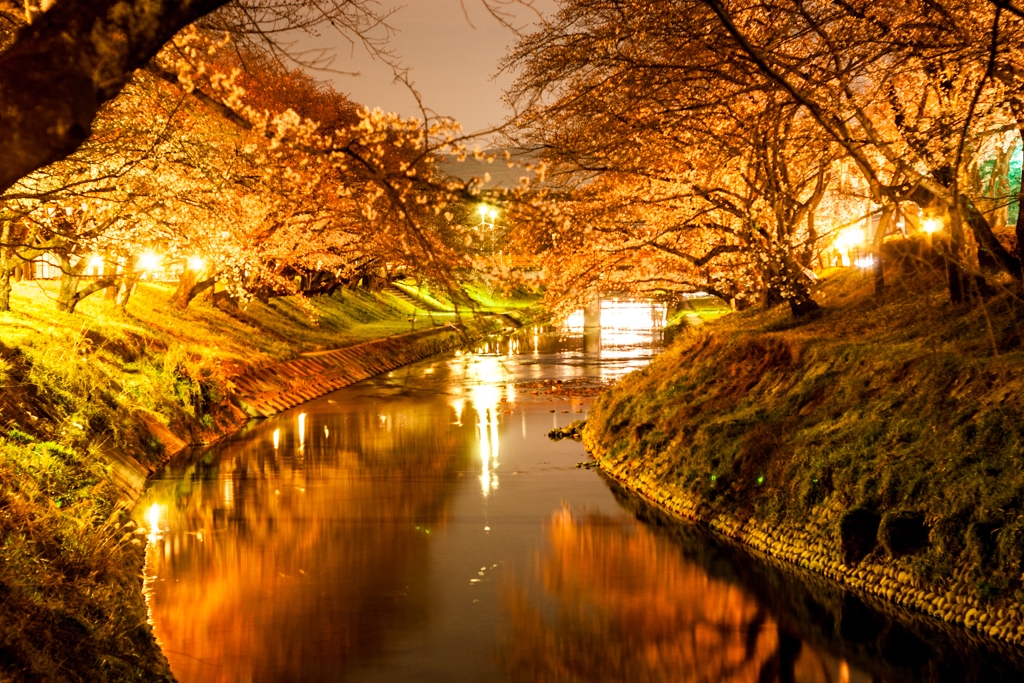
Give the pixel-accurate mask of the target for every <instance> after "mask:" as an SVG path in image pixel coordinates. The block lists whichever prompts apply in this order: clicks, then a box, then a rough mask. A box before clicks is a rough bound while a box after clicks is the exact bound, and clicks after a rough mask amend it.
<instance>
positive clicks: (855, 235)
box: [832, 228, 864, 251]
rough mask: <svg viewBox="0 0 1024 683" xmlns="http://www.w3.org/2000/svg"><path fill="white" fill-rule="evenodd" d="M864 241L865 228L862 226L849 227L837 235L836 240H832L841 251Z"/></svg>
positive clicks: (834, 245)
mask: <svg viewBox="0 0 1024 683" xmlns="http://www.w3.org/2000/svg"><path fill="white" fill-rule="evenodd" d="M863 243H864V230H863V229H861V228H847V229H846V230H843V231H842V232H841V233H839V234H838V235H836V238H835V240H833V241H832V246H833V247H835V248H836V249H838V250H839V251H849V250H850V247H855V246H857V245H859V244H863Z"/></svg>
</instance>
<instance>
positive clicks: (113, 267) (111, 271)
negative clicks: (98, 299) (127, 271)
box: [103, 257, 117, 303]
mask: <svg viewBox="0 0 1024 683" xmlns="http://www.w3.org/2000/svg"><path fill="white" fill-rule="evenodd" d="M103 276H104V278H105V279H112V280H114V284H112V285H111V286H109V287H107V288H106V290H104V292H103V300H104V301H107V302H110V303H113V302H114V301H116V300H117V259H115V258H113V257H108V258H105V259H103Z"/></svg>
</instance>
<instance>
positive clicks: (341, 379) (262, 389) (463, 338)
mask: <svg viewBox="0 0 1024 683" xmlns="http://www.w3.org/2000/svg"><path fill="white" fill-rule="evenodd" d="M494 327H495V328H496V325H494ZM484 331H486V330H482V329H480V328H477V329H474V330H470V329H467V327H466V326H465V325H446V326H444V327H440V328H433V329H427V330H419V331H416V332H409V333H407V334H402V335H397V336H394V337H388V338H386V339H377V340H374V341H369V342H364V343H362V344H356V345H355V346H347V347H345V348H341V349H333V350H330V351H312V352H307V353H304V354H302V356H301V357H300V358H296V359H295V360H290V361H285V362H282V363H275V364H273V365H269V366H267V367H264V368H261V369H259V370H256V371H253V372H249V373H247V374H245V375H241V376H239V377H236V378H235V379H234V383H235V386H236V387H237V389H238V393H239V396H240V403H241V406H242V409H243V410H245V412H246V413H247V414H248V415H249V416H250V417H269V416H271V415H276V414H277V413H279V412H282V411H284V410H287V409H289V408H293V407H295V406H297V405H298V404H300V403H303V402H305V401H309V400H312V399H314V398H317V397H320V396H323V395H325V394H328V393H330V392H332V391H335V390H337V389H341V388H342V387H347V386H349V385H350V384H354V383H356V382H358V381H360V380H364V379H366V378H368V377H373V376H374V375H379V374H380V373H382V372H387V371H389V370H394V369H395V368H398V367H401V366H403V365H408V364H409V363H414V362H416V361H419V360H423V359H424V358H427V357H429V356H433V355H435V354H438V353H442V352H444V351H450V350H452V349H454V348H458V347H459V346H463V345H465V344H466V343H467V341H469V340H470V339H471V338H472V337H473V336H479V334H481V333H482V332H484ZM490 331H495V329H491V330H490Z"/></svg>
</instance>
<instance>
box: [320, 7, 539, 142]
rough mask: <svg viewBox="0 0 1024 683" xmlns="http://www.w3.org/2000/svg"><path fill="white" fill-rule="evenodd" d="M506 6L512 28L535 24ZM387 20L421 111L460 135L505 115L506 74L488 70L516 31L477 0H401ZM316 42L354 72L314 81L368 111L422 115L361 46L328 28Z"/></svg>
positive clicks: (338, 66) (533, 16)
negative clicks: (325, 82) (444, 119)
mask: <svg viewBox="0 0 1024 683" xmlns="http://www.w3.org/2000/svg"><path fill="white" fill-rule="evenodd" d="M533 4H534V5H535V7H536V9H537V10H540V11H547V12H551V11H553V9H554V7H555V3H554V0H533ZM384 6H385V7H388V6H391V7H395V6H394V5H389V4H388V3H384ZM507 9H510V10H515V16H516V18H515V20H514V21H513V24H514V25H515V26H517V27H519V28H520V30H525V31H526V32H529V31H530V28H531V26H532V25H533V24H534V23H535V22H536V21H538V15H537V13H536V12H535V11H533V10H530V9H528V8H526V7H521V6H519V7H512V8H507ZM389 23H390V24H391V26H392V27H394V28H395V29H397V32H396V34H395V35H394V37H393V38H392V40H391V44H390V45H391V49H392V51H393V52H394V53H395V54H396V55H397V56H399V57H400V58H401V61H402V64H403V65H404V66H405V67H407V68H409V69H410V80H412V81H413V83H414V85H415V87H416V89H417V90H419V92H420V94H421V95H422V98H423V103H424V105H425V106H426V107H427V108H428V109H430V110H431V111H430V112H428V113H432V114H437V115H442V116H450V117H452V118H455V119H456V120H458V121H459V122H460V123H462V125H463V130H464V131H465V132H476V131H480V130H484V129H486V128H488V127H491V126H494V125H498V124H500V123H502V122H503V121H504V120H505V119H506V118H507V117H508V116H509V114H510V112H509V111H508V110H507V109H506V108H505V106H504V104H503V103H502V102H501V95H502V90H503V89H504V88H505V87H507V86H508V85H509V84H510V83H511V81H512V77H511V76H510V75H507V74H502V75H501V76H500V77H499V78H496V79H495V78H494V75H495V74H496V73H497V71H498V62H499V61H500V60H501V58H502V57H503V56H504V55H505V53H506V51H507V49H508V47H509V46H511V45H513V44H514V43H515V41H516V36H515V34H514V33H513V32H512V31H511V30H510V29H509V28H507V27H504V26H502V25H501V24H500V23H499V22H498V21H497V20H496V19H495V18H494V17H493V16H491V14H490V13H488V11H487V9H486V8H485V6H484V4H483V0H406V2H405V3H403V5H401V6H397V8H396V9H395V12H394V14H392V15H391V17H390V19H389ZM303 43H304V44H308V43H307V41H303ZM316 44H317V45H318V46H323V47H332V48H333V49H334V50H335V53H336V59H335V61H334V63H333V65H332V68H333V69H335V70H338V71H358V72H359V75H358V76H352V75H342V74H330V73H326V72H324V73H320V74H315V75H317V77H318V78H327V79H329V80H331V81H333V82H334V84H335V87H337V88H338V90H340V91H341V92H344V93H346V94H349V95H350V96H351V98H352V99H353V100H354V101H356V102H359V103H361V104H365V105H367V106H369V107H370V108H373V107H380V108H382V109H386V110H390V111H397V112H399V113H401V114H402V115H405V116H417V117H421V116H422V114H421V113H420V112H419V110H418V109H417V106H416V100H415V98H414V97H413V96H412V95H411V94H410V93H409V91H408V90H407V88H406V87H405V85H403V84H394V83H393V80H394V77H393V74H392V70H391V68H390V67H389V66H387V65H386V64H384V63H383V62H381V61H378V60H374V59H372V58H371V57H370V56H369V55H368V54H367V53H366V51H365V50H364V49H363V48H362V46H355V47H353V46H352V45H351V44H349V43H347V42H345V41H344V40H343V39H340V38H338V37H337V35H331V34H329V33H328V34H325V35H324V36H323V38H322V39H320V40H319V41H317V42H316Z"/></svg>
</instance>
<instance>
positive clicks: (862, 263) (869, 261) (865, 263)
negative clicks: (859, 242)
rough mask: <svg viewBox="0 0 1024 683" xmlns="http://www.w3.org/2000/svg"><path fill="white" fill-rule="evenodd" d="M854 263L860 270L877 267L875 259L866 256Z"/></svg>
mask: <svg viewBox="0 0 1024 683" xmlns="http://www.w3.org/2000/svg"><path fill="white" fill-rule="evenodd" d="M854 263H855V265H856V266H857V267H858V268H870V267H871V266H873V265H875V257H874V256H865V257H863V258H859V259H857V260H856V261H855V262H854Z"/></svg>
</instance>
